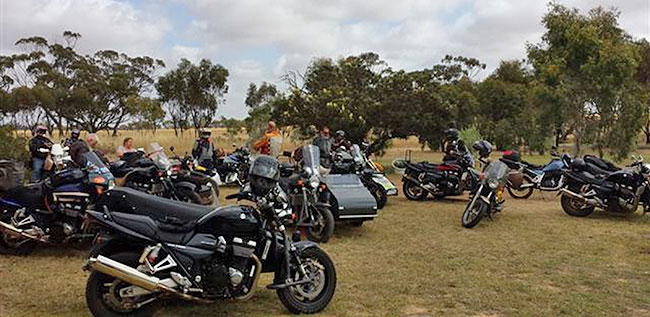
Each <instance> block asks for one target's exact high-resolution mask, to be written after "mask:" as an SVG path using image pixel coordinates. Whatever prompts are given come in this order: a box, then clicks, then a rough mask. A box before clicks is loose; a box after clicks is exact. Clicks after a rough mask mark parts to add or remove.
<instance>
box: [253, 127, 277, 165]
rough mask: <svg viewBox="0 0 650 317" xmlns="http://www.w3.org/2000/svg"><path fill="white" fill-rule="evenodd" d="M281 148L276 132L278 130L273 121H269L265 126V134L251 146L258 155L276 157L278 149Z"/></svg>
mask: <svg viewBox="0 0 650 317" xmlns="http://www.w3.org/2000/svg"><path fill="white" fill-rule="evenodd" d="M281 147H282V137H281V136H280V133H279V132H278V128H277V126H276V125H275V122H274V121H273V120H269V123H268V124H267V125H266V132H264V135H263V136H262V139H260V140H259V141H257V142H255V144H253V149H254V150H255V151H258V152H260V154H265V155H270V156H274V157H275V156H278V154H280V148H281Z"/></svg>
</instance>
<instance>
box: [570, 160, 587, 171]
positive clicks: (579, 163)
mask: <svg viewBox="0 0 650 317" xmlns="http://www.w3.org/2000/svg"><path fill="white" fill-rule="evenodd" d="M571 169H572V170H574V171H576V172H579V171H584V170H585V169H587V164H586V163H585V161H584V160H583V159H581V158H579V157H576V158H574V159H573V160H571Z"/></svg>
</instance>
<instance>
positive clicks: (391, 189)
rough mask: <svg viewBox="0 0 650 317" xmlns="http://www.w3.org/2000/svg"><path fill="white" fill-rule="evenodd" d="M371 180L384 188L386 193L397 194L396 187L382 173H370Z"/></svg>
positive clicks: (389, 194)
mask: <svg viewBox="0 0 650 317" xmlns="http://www.w3.org/2000/svg"><path fill="white" fill-rule="evenodd" d="M372 180H373V181H374V182H375V183H377V184H379V185H381V187H382V188H384V190H386V195H388V196H395V195H397V188H396V187H395V185H393V183H392V182H391V181H390V180H389V179H388V178H387V177H386V176H385V175H384V174H379V173H375V174H373V175H372Z"/></svg>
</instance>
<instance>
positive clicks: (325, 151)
mask: <svg viewBox="0 0 650 317" xmlns="http://www.w3.org/2000/svg"><path fill="white" fill-rule="evenodd" d="M312 144H313V145H315V146H317V147H318V149H320V164H321V165H322V166H323V167H325V168H330V167H331V166H332V138H330V128H329V127H328V126H323V128H322V129H321V130H320V132H319V133H318V136H316V137H315V138H314V141H313V142H312Z"/></svg>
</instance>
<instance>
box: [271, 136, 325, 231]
mask: <svg viewBox="0 0 650 317" xmlns="http://www.w3.org/2000/svg"><path fill="white" fill-rule="evenodd" d="M300 153H301V158H300V161H299V162H295V163H293V164H288V165H281V167H280V168H281V173H280V176H281V177H280V185H281V188H282V189H283V190H284V191H285V192H286V193H288V194H289V196H290V198H291V206H292V209H293V217H292V218H291V219H289V220H290V221H289V222H288V223H287V224H288V225H292V226H293V227H294V228H305V230H306V232H305V233H306V234H307V238H308V239H309V240H311V241H315V242H321V243H325V242H327V241H328V240H329V239H330V237H331V236H332V234H333V233H334V226H335V224H334V215H333V214H332V206H331V205H330V202H329V201H330V199H329V197H330V193H329V191H328V190H327V185H325V183H324V182H323V180H322V176H321V175H320V169H319V165H320V151H319V149H318V147H316V146H314V145H305V146H303V147H302V148H301V151H300ZM284 154H285V156H291V153H284Z"/></svg>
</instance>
